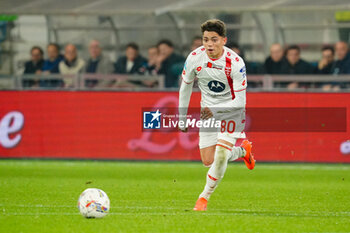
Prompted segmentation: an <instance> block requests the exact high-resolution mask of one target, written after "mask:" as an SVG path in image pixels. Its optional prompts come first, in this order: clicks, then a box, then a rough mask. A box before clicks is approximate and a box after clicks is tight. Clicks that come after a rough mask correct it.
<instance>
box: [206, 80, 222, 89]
mask: <svg viewBox="0 0 350 233" xmlns="http://www.w3.org/2000/svg"><path fill="white" fill-rule="evenodd" d="M208 87H209V90H211V91H213V92H222V91H223V90H225V84H224V83H222V82H219V81H216V80H212V81H210V82H209V83H208Z"/></svg>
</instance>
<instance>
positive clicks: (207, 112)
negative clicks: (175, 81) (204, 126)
mask: <svg viewBox="0 0 350 233" xmlns="http://www.w3.org/2000/svg"><path fill="white" fill-rule="evenodd" d="M212 117H213V113H212V111H211V110H210V109H209V108H208V107H205V108H203V109H202V110H201V119H203V120H208V119H209V118H212Z"/></svg>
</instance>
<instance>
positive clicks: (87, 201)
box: [78, 188, 110, 218]
mask: <svg viewBox="0 0 350 233" xmlns="http://www.w3.org/2000/svg"><path fill="white" fill-rule="evenodd" d="M109 206H110V202H109V198H108V196H107V194H106V193H105V192H104V191H102V190H101V189H96V188H88V189H86V190H85V191H84V192H83V193H82V194H80V197H79V200H78V209H79V211H80V213H81V214H82V215H83V216H84V217H85V218H103V217H104V216H106V215H107V213H108V212H109Z"/></svg>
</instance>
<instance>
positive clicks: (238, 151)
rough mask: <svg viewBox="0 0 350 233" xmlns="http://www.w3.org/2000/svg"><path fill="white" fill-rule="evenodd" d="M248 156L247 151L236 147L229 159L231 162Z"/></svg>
mask: <svg viewBox="0 0 350 233" xmlns="http://www.w3.org/2000/svg"><path fill="white" fill-rule="evenodd" d="M245 155H246V151H245V149H243V148H242V147H238V146H234V147H233V148H232V151H231V154H230V157H229V158H228V161H229V162H232V161H235V160H236V159H239V158H242V157H244V156H245Z"/></svg>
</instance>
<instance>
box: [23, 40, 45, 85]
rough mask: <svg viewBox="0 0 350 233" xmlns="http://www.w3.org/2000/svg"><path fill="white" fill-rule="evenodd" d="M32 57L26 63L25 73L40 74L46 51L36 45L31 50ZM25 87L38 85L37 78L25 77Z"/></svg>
mask: <svg viewBox="0 0 350 233" xmlns="http://www.w3.org/2000/svg"><path fill="white" fill-rule="evenodd" d="M30 55H31V59H30V61H27V62H26V63H25V65H24V66H25V68H24V72H23V74H40V73H41V69H42V67H43V65H44V58H43V57H44V51H43V50H42V48H40V47H39V46H34V47H32V49H31V50H30ZM22 84H23V87H32V86H37V84H38V80H37V79H25V78H24V79H23V82H22Z"/></svg>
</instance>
